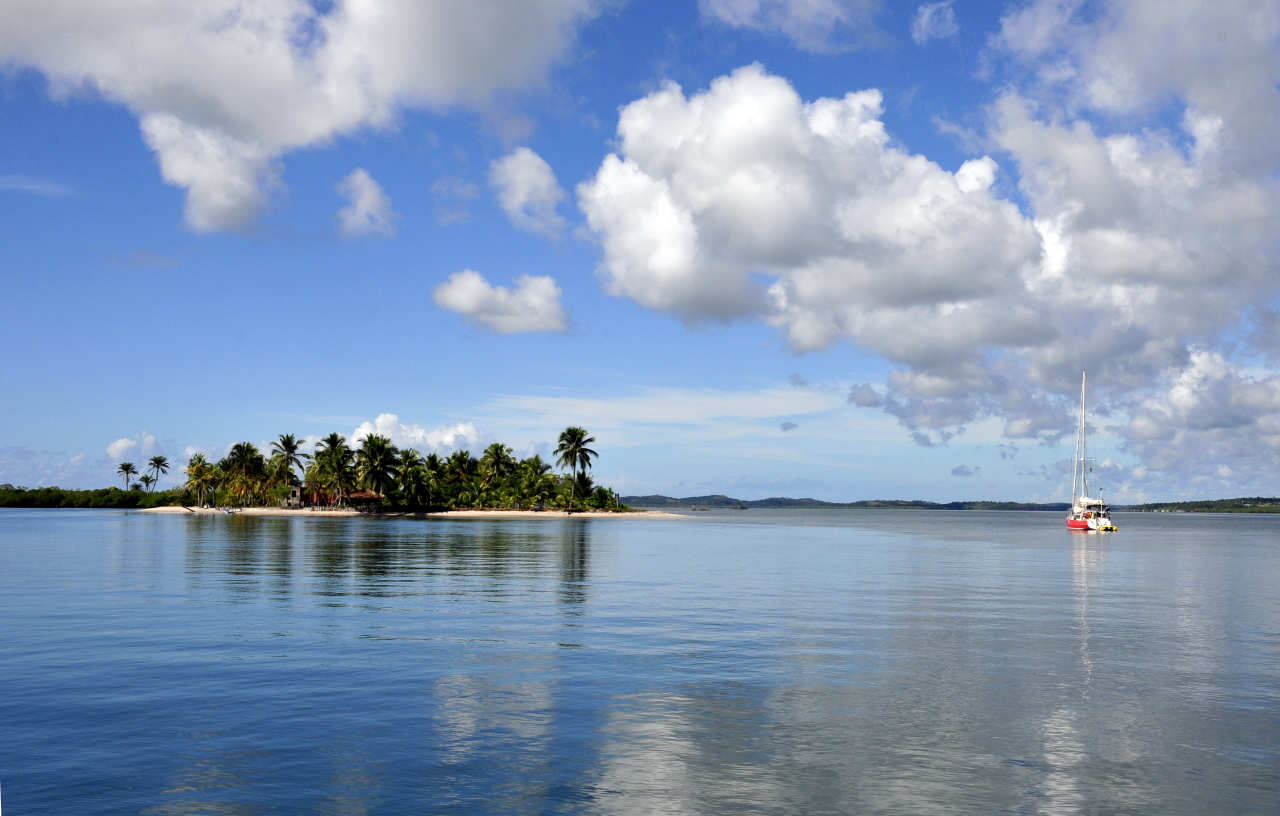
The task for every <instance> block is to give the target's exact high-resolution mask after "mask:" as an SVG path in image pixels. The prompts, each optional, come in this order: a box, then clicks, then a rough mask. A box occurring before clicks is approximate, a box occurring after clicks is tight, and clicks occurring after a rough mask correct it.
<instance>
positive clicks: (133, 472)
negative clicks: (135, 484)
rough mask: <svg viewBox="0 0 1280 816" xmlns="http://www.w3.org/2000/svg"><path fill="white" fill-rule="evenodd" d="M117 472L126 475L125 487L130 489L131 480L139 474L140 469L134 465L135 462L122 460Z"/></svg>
mask: <svg viewBox="0 0 1280 816" xmlns="http://www.w3.org/2000/svg"><path fill="white" fill-rule="evenodd" d="M116 473H118V474H120V475H121V476H123V477H124V489H125V490H128V489H129V482H130V481H131V480H132V479H133V477H134V476H137V475H138V469H137V468H136V467H134V466H133V462H121V463H120V467H118V468H116Z"/></svg>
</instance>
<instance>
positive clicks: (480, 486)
mask: <svg viewBox="0 0 1280 816" xmlns="http://www.w3.org/2000/svg"><path fill="white" fill-rule="evenodd" d="M593 442H595V438H594V437H592V436H590V435H588V434H587V432H586V430H584V429H582V428H576V427H571V428H566V429H565V431H564V433H562V434H560V440H559V445H558V446H557V447H556V455H557V457H558V459H557V462H558V463H559V464H560V466H561V467H562V468H564V469H565V470H566V471H567V473H564V474H557V473H554V472H552V467H551V465H549V464H547V463H546V462H544V461H543V460H542V458H541V457H540V456H537V455H534V456H531V457H529V458H527V459H517V458H515V456H514V455H512V450H511V448H510V447H508V446H506V445H503V444H501V443H498V442H495V443H494V444H492V445H490V446H489V447H487V448H486V449H485V450H484V453H483V454H482V455H481V456H480V458H479V459H477V458H476V457H474V456H472V455H471V453H470V452H469V451H465V450H461V451H456V452H455V453H452V454H450V455H449V456H448V457H446V458H443V459H442V458H441V457H440V456H438V455H436V454H434V453H432V454H428V455H427V456H425V457H424V456H423V455H422V454H420V453H419V452H418V451H416V450H413V449H412V448H407V449H405V450H400V449H398V448H397V447H396V446H395V445H392V444H391V440H390V439H388V438H387V437H385V436H378V435H377V434H373V435H370V436H366V437H364V438H363V439H362V440H360V444H359V446H358V447H355V448H353V447H351V446H350V445H348V444H347V440H346V438H345V437H343V436H341V435H340V434H336V433H334V434H329V435H328V436H326V437H324V438H323V439H321V440H320V442H319V443H318V444H317V445H316V448H315V451H314V452H313V453H309V454H308V453H303V452H302V443H301V441H300V440H299V439H298V438H297V437H296V436H294V435H293V434H283V435H281V436H280V438H279V439H277V440H276V441H275V442H272V443H271V450H270V454H269V456H267V455H264V454H263V453H262V451H260V450H258V447H257V446H256V445H254V444H252V443H249V442H238V443H236V444H235V445H232V446H231V450H230V451H229V452H228V453H227V455H226V456H225V457H223V458H222V459H221V460H220V461H217V462H210V461H209V459H208V457H206V456H205V455H204V454H200V453H198V454H196V455H194V456H192V457H191V460H190V461H189V462H188V463H187V467H186V470H185V475H186V482H185V483H184V484H183V486H182V487H180V488H175V489H173V490H160V491H157V490H155V485H156V483H157V482H158V481H159V479H160V477H161V476H163V475H164V474H165V473H168V472H169V469H170V465H169V460H168V459H166V458H165V457H163V456H153V457H151V460H150V462H148V464H147V472H146V473H143V474H139V472H138V469H137V467H135V466H134V464H133V463H132V462H122V463H121V464H120V466H119V468H117V470H116V473H117V475H119V476H120V478H121V479H122V480H123V481H124V483H125V489H124V490H121V489H120V488H118V487H112V488H107V489H104V490H64V489H62V488H58V487H39V488H25V487H14V486H13V485H0V507H105V508H146V507H159V506H162V505H188V506H189V505H202V506H214V507H253V506H271V507H274V506H282V505H283V506H292V507H298V506H311V507H351V506H355V507H363V508H370V509H381V510H411V511H417V510H451V509H507V510H540V509H545V508H557V509H561V510H615V511H627V510H630V508H629V507H627V506H626V505H625V504H623V503H622V502H621V501H620V500H619V498H618V494H617V493H615V492H614V491H613V490H612V489H610V488H607V487H603V486H599V485H596V484H595V483H594V481H593V480H592V478H591V473H590V470H591V465H592V460H593V459H595V458H597V457H598V456H599V454H597V453H596V452H595V451H594V450H592V449H591V448H589V447H587V446H588V445H590V444H591V443H593Z"/></svg>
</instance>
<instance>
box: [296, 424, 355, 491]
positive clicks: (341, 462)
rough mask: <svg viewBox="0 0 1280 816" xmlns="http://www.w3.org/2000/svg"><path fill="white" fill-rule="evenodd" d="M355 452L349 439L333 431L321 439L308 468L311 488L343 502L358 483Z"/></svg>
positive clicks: (308, 480) (308, 482)
mask: <svg viewBox="0 0 1280 816" xmlns="http://www.w3.org/2000/svg"><path fill="white" fill-rule="evenodd" d="M354 460H355V453H354V452H353V451H352V450H351V448H349V447H347V440H346V439H345V438H344V437H343V436H341V435H340V434H336V433H332V434H329V435H328V436H326V437H325V438H324V439H321V440H320V443H319V444H318V445H316V452H315V454H314V455H313V456H312V457H311V467H309V468H307V474H306V476H307V484H309V485H310V486H311V489H312V490H313V491H314V492H316V493H320V492H323V493H324V494H325V495H326V496H327V497H328V499H329V500H331V501H334V502H341V501H342V499H343V497H344V496H346V494H347V493H348V492H350V491H351V489H352V488H353V487H355V485H356V471H355V467H354V464H355V463H354Z"/></svg>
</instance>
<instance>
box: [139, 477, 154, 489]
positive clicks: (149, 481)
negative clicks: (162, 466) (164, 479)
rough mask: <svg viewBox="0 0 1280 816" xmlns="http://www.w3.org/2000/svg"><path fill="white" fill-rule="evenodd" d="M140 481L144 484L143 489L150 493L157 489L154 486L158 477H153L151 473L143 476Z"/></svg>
mask: <svg viewBox="0 0 1280 816" xmlns="http://www.w3.org/2000/svg"><path fill="white" fill-rule="evenodd" d="M138 481H139V482H141V483H142V489H143V490H145V491H147V492H148V493H150V492H151V491H152V490H154V489H155V488H154V487H153V486H154V485H155V483H156V477H154V476H152V475H151V474H150V473H144V474H142V476H140V477H139V478H138Z"/></svg>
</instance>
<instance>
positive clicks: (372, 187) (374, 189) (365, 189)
mask: <svg viewBox="0 0 1280 816" xmlns="http://www.w3.org/2000/svg"><path fill="white" fill-rule="evenodd" d="M338 192H339V193H341V194H342V196H343V197H344V198H346V199H347V201H349V202H350V203H349V204H348V205H347V206H345V207H343V208H342V209H340V210H338V232H339V233H341V234H342V235H345V236H347V237H348V238H359V237H362V236H366V235H395V234H396V226H395V221H396V214H395V213H394V212H392V211H391V199H389V198H387V194H386V193H384V192H383V191H382V187H381V186H380V185H379V184H378V182H376V181H374V180H373V177H372V176H370V175H369V173H368V171H366V170H365V169H364V168H363V167H357V168H356V169H355V170H352V171H351V174H350V175H348V176H347V177H346V178H344V179H343V180H342V181H340V182H338Z"/></svg>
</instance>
